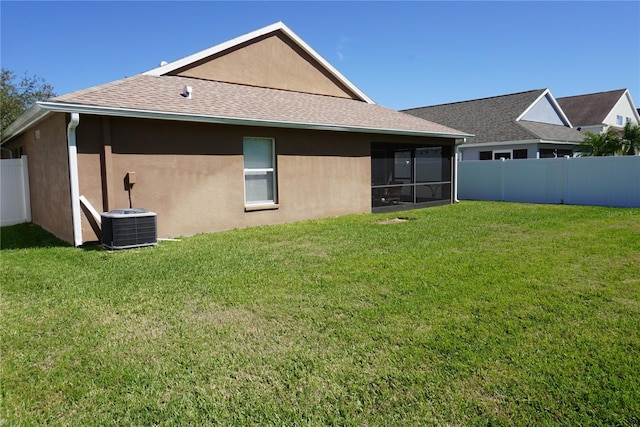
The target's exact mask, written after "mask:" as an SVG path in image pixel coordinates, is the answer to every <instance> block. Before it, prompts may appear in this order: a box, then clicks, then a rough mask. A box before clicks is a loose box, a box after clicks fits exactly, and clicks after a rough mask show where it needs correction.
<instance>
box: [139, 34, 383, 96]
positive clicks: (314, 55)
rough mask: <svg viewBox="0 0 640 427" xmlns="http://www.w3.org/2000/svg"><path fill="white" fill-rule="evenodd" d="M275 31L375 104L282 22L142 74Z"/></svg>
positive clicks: (181, 64) (174, 66) (160, 71)
mask: <svg viewBox="0 0 640 427" xmlns="http://www.w3.org/2000/svg"><path fill="white" fill-rule="evenodd" d="M275 31H282V32H283V33H285V34H286V35H287V36H288V37H289V38H291V39H292V40H293V41H294V42H296V43H297V44H298V46H300V47H301V48H302V49H303V50H304V51H305V52H307V53H308V54H309V55H311V57H312V58H314V59H315V60H316V61H318V63H320V64H321V65H322V66H323V67H324V68H325V69H327V71H329V72H330V73H331V74H332V75H333V76H334V77H336V78H337V79H338V80H339V81H340V82H341V83H342V84H344V85H345V86H346V87H347V88H349V90H351V91H352V92H353V93H355V94H356V95H357V96H358V97H360V99H361V100H362V101H365V102H367V103H369V104H375V102H374V101H373V100H372V99H371V98H369V97H368V96H367V95H365V94H364V92H362V91H361V90H360V89H358V88H357V87H356V86H355V85H354V84H353V83H351V82H350V81H349V80H348V79H347V78H346V77H345V76H343V75H342V74H341V73H340V72H339V71H338V70H336V69H335V68H334V67H333V66H332V65H331V64H329V62H327V61H326V60H325V59H324V58H323V57H322V56H320V54H318V52H316V51H315V50H313V48H311V46H309V45H308V44H307V43H305V42H304V40H302V39H301V38H300V37H298V36H297V35H296V34H295V33H294V32H293V31H291V29H289V27H287V26H286V25H285V24H284V23H283V22H276V23H275V24H271V25H268V26H266V27H264V28H260V29H258V30H255V31H252V32H250V33H247V34H245V35H242V36H239V37H236V38H235V39H232V40H229V41H226V42H224V43H220V44H218V45H216V46H213V47H210V48H208V49H205V50H201V51H200V52H196V53H194V54H192V55H189V56H186V57H184V58H182V59H178V60H176V61H173V62H170V63H168V64H166V65H161V66H160V67H157V68H154V69H152V70H149V71H146V72H144V73H142V74H144V75H147V76H155V77H159V76H162V75H165V74H167V73H170V72H172V71H175V70H177V69H179V68H182V67H184V66H187V65H189V64H192V63H194V62H197V61H200V60H202V59H205V58H208V57H209V56H212V55H216V54H218V53H220V52H223V51H225V50H227V49H231V48H233V47H235V46H238V45H240V44H242V43H245V42H248V41H250V40H253V39H256V38H258V37H262V36H264V35H266V34H269V33H273V32H275Z"/></svg>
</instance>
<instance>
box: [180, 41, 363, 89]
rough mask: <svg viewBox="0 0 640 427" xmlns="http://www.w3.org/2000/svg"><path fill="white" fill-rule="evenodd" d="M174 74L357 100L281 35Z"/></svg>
mask: <svg viewBox="0 0 640 427" xmlns="http://www.w3.org/2000/svg"><path fill="white" fill-rule="evenodd" d="M175 74H177V75H180V76H187V77H196V78H201V79H208V80H218V81H223V82H229V83H240V84H245V85H250V86H260V87H270V88H277V89H285V90H292V91H298V92H307V93H317V94H320V95H330V96H338V97H342V98H353V99H357V96H355V95H354V94H353V93H351V92H350V91H349V90H348V89H347V88H346V87H345V86H344V85H342V84H341V83H339V82H338V81H337V80H336V79H335V77H333V76H331V75H329V74H328V73H327V72H326V70H324V69H322V68H321V67H319V66H318V64H317V63H316V61H315V60H314V59H313V58H312V57H311V56H310V55H308V54H307V53H306V52H304V51H303V50H301V49H300V48H299V47H298V46H296V45H294V44H293V43H291V42H290V41H289V40H288V39H286V38H283V37H282V36H281V35H279V34H271V35H269V36H267V37H263V38H260V39H257V41H253V40H252V42H251V43H249V44H245V45H241V46H238V47H237V48H236V49H234V50H232V51H225V52H222V53H221V54H219V55H217V56H216V57H213V58H207V59H206V60H203V61H201V62H200V63H198V64H196V65H195V66H190V67H189V68H188V69H183V70H177V71H176V72H175Z"/></svg>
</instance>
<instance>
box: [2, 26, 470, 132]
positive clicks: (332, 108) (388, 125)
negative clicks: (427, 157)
mask: <svg viewBox="0 0 640 427" xmlns="http://www.w3.org/2000/svg"><path fill="white" fill-rule="evenodd" d="M256 46H258V47H256ZM265 46H266V47H267V48H263V47H265ZM272 48H274V49H280V51H281V52H284V54H285V55H288V56H287V59H288V60H289V61H290V62H289V64H287V65H289V67H283V66H282V65H281V64H280V63H278V62H277V59H279V58H276V59H273V58H270V57H268V55H269V53H268V52H270V49H272ZM248 52H249V53H248ZM264 52H267V53H264ZM255 54H264V55H267V56H265V57H263V58H261V59H265V60H268V61H272V65H274V66H280V67H281V68H280V69H278V70H276V73H275V74H274V70H266V71H265V72H267V73H269V72H270V73H271V81H272V82H274V85H273V86H265V85H268V84H269V82H267V83H265V85H263V86H261V84H262V82H261V80H260V78H261V76H259V75H258V76H256V73H257V74H260V73H259V72H256V71H255V69H250V70H248V71H247V72H245V69H244V68H243V67H244V64H246V63H247V61H249V62H253V65H254V66H255V62H256V61H257V59H254V55H255ZM229 63H231V65H232V66H231V67H229ZM212 64H213V66H212ZM233 67H236V68H235V69H234V68H233ZM230 70H231V71H230ZM234 70H235V71H238V70H239V71H240V72H239V73H233V71H234ZM288 72H293V73H297V74H296V75H295V76H294V77H295V78H297V79H298V80H299V82H297V83H294V86H293V87H294V89H290V87H289V79H287V73H288ZM308 74H310V75H311V77H309V76H308ZM283 75H284V77H283ZM220 76H222V77H220ZM308 78H309V79H311V78H313V79H315V80H313V81H311V84H310V85H309V90H307V87H302V86H300V85H304V84H305V82H307V79H308ZM293 80H295V79H293ZM295 84H297V85H298V86H295ZM331 85H335V88H336V89H335V91H334V89H333V88H332V87H331ZM186 86H189V87H190V88H191V90H192V92H191V97H185V96H183V90H184V88H185V87H186ZM274 86H275V87H274ZM296 87H301V89H296ZM314 90H317V91H316V92H314ZM327 93H329V94H331V93H337V95H335V96H330V95H328V94H327ZM52 111H64V112H77V113H85V114H100V115H111V116H125V117H140V118H155V119H168V120H186V121H200V122H208V123H225V124H238V125H251V126H274V127H288V128H299V129H320V130H334V131H352V132H374V133H384V134H398V135H420V136H435V137H448V138H464V137H468V136H470V135H469V134H467V133H465V132H461V131H458V130H456V129H454V128H452V127H448V126H445V125H441V124H437V123H433V122H430V121H427V120H422V119H419V118H416V117H413V116H411V115H408V114H404V113H401V112H397V111H394V110H391V109H388V108H385V107H381V106H379V105H376V104H375V103H374V102H373V101H372V100H371V99H370V98H368V97H367V96H366V95H364V94H363V93H362V92H361V91H360V90H359V89H357V88H356V87H355V86H354V85H353V84H352V83H351V82H349V81H348V80H347V79H346V78H345V77H344V76H342V75H341V74H340V73H339V72H338V71H337V70H336V69H335V68H333V67H332V66H331V65H330V64H329V63H328V62H327V61H325V60H324V59H323V58H322V57H320V55H318V54H317V53H316V52H315V51H313V49H311V48H310V47H309V46H308V45H307V44H306V43H304V42H303V41H302V40H301V39H300V38H299V37H297V36H296V35H295V34H293V32H292V31H291V30H289V29H288V28H287V27H286V26H285V25H284V24H283V23H281V22H279V23H276V24H273V25H270V26H268V27H265V28H262V29H260V30H257V31H254V32H252V33H249V34H246V35H244V36H241V37H238V38H236V39H233V40H231V41H229V42H225V43H222V44H220V45H217V46H214V47H212V48H210V49H205V50H204V51H201V52H199V53H196V54H194V55H190V56H187V57H185V58H183V59H180V60H178V61H174V62H172V63H169V64H164V65H161V66H160V67H158V68H155V69H153V70H150V71H147V72H145V73H142V74H139V75H136V76H133V77H129V78H125V79H122V80H118V81H115V82H111V83H107V84H104V85H100V86H95V87H92V88H89V89H85V90H81V91H77V92H73V93H70V94H67V95H63V96H59V97H55V98H51V99H49V100H48V101H46V102H39V103H37V104H36V105H35V106H34V107H32V108H31V109H30V110H28V111H27V112H26V113H25V114H24V115H23V116H22V117H21V118H20V119H18V120H17V121H16V122H15V123H14V124H12V125H11V126H9V128H7V129H6V131H5V132H4V133H3V136H2V139H3V142H6V141H7V140H8V139H10V138H12V137H13V136H15V135H17V134H18V133H20V132H22V131H23V130H24V129H26V128H27V127H28V126H31V125H32V124H33V123H35V122H36V121H38V120H41V119H42V118H43V117H44V116H45V115H46V114H48V113H49V112H52Z"/></svg>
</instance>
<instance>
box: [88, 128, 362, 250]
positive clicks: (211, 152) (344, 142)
mask: <svg viewBox="0 0 640 427" xmlns="http://www.w3.org/2000/svg"><path fill="white" fill-rule="evenodd" d="M105 126H108V128H109V129H108V132H105V129H104V128H105ZM76 131H77V139H78V173H79V176H80V178H79V180H80V183H79V184H80V194H82V195H84V196H85V197H86V198H87V199H88V200H89V202H90V203H91V204H92V205H93V206H94V207H95V208H96V209H97V210H98V211H105V210H107V208H108V209H109V210H111V209H118V208H127V207H129V193H128V191H127V190H126V188H125V177H126V175H127V173H128V172H135V175H136V183H135V184H134V186H133V187H132V189H131V202H132V203H131V206H133V207H134V208H145V209H148V210H150V211H153V212H156V213H157V214H158V236H159V237H175V236H183V235H193V234H197V233H201V232H212V231H222V230H229V229H233V228H241V227H248V226H255V225H264V224H277V223H285V222H292V221H298V220H304V219H311V218H320V217H327V216H334V215H344V214H352V213H362V212H370V210H371V171H370V167H371V165H370V157H369V156H370V142H371V140H372V138H373V137H372V136H368V135H365V134H353V133H342V132H325V131H301V130H291V129H276V128H259V127H243V126H223V125H213V124H202V123H181V122H172V121H162V120H143V119H125V118H109V119H106V120H104V118H101V117H95V116H93V117H92V116H81V119H80V125H79V126H78V128H77V129H76ZM244 137H269V138H274V139H275V144H276V145H275V146H276V155H277V158H276V162H277V169H276V173H277V182H278V202H279V207H278V209H272V210H259V211H249V212H245V204H244V158H243V153H242V147H243V138H244ZM105 146H106V147H107V149H106V150H105ZM105 151H106V152H107V153H108V155H105ZM103 181H106V182H104V183H103ZM105 192H108V193H109V197H110V200H111V202H110V203H106V199H107V198H106V197H105ZM82 228H83V240H84V241H85V242H87V241H92V240H96V239H97V236H96V235H95V234H94V233H93V230H92V228H91V225H90V224H89V222H88V221H87V219H86V217H85V218H84V219H83V226H82Z"/></svg>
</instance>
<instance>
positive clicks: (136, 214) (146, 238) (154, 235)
mask: <svg viewBox="0 0 640 427" xmlns="http://www.w3.org/2000/svg"><path fill="white" fill-rule="evenodd" d="M100 217H101V221H102V246H104V247H106V248H108V249H127V248H138V247H142V246H151V245H155V244H157V243H158V232H157V214H156V213H155V212H149V211H148V210H146V209H115V210H112V211H109V212H103V213H102V214H100Z"/></svg>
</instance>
